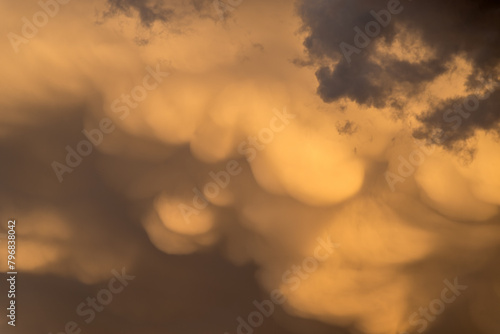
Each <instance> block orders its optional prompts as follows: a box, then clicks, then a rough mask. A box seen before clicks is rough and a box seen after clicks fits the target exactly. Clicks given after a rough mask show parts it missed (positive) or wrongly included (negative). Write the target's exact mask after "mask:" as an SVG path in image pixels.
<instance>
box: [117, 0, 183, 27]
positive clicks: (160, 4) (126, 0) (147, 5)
mask: <svg viewBox="0 0 500 334" xmlns="http://www.w3.org/2000/svg"><path fill="white" fill-rule="evenodd" d="M108 2H109V4H110V10H109V12H108V15H112V14H115V13H117V12H124V13H126V14H129V13H130V11H131V10H135V11H137V12H138V13H139V17H140V19H141V22H142V24H143V25H145V26H146V27H150V26H151V25H152V24H153V23H154V22H155V21H161V22H167V21H169V20H170V19H171V18H172V17H173V16H174V13H175V10H174V8H173V7H172V6H168V5H167V4H166V1H161V0H160V1H159V0H108Z"/></svg>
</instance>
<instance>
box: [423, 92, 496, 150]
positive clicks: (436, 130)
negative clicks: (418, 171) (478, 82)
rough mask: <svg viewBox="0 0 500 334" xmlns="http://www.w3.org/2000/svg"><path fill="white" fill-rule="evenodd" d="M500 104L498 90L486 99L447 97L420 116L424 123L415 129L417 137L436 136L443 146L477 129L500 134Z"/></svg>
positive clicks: (455, 141)
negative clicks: (447, 98) (499, 107)
mask: <svg viewBox="0 0 500 334" xmlns="http://www.w3.org/2000/svg"><path fill="white" fill-rule="evenodd" d="M488 95H489V94H488ZM499 105H500V92H499V91H495V92H493V93H492V94H491V95H489V96H487V97H486V96H485V97H484V98H483V99H479V98H478V96H476V95H470V96H469V97H467V98H465V99H464V98H460V99H459V98H455V99H450V100H447V101H446V102H444V103H441V104H440V105H438V106H436V107H435V108H434V109H433V110H431V111H429V112H428V113H426V114H424V115H423V116H422V117H421V118H420V121H421V122H422V123H423V124H424V126H422V127H421V128H419V129H418V130H417V131H415V133H414V136H415V137H416V138H419V139H424V138H430V137H432V136H436V137H439V140H438V141H440V142H441V143H442V145H443V146H445V147H448V148H452V147H453V146H454V144H456V143H457V142H459V141H461V140H464V139H467V138H469V137H471V136H473V135H474V132H475V130H477V129H488V130H490V131H492V132H495V133H497V134H500V123H499V119H500V113H499V110H498V106H499Z"/></svg>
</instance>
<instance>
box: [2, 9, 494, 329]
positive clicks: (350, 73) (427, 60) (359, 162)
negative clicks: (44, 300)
mask: <svg viewBox="0 0 500 334" xmlns="http://www.w3.org/2000/svg"><path fill="white" fill-rule="evenodd" d="M110 5H111V6H112V7H111V8H113V9H114V11H113V14H114V15H108V16H106V15H105V16H104V17H103V16H102V15H97V14H95V13H96V12H97V13H103V12H106V11H108V10H109V8H110V7H109V6H110ZM205 5H208V7H207V6H205ZM391 6H392V5H391ZM402 6H404V9H403V10H402V11H400V12H399V13H397V14H393V17H392V19H391V23H390V24H389V25H387V27H384V30H383V31H382V30H381V32H380V35H379V37H378V38H376V40H375V39H374V40H373V41H371V43H369V45H368V46H367V47H366V48H363V49H362V50H361V48H360V50H361V51H360V53H359V54H357V53H353V54H352V61H351V63H350V64H349V63H348V62H347V60H346V59H345V58H344V55H343V54H342V51H341V50H340V49H339V44H340V43H341V42H342V41H345V42H346V43H353V38H354V34H355V32H354V30H353V29H354V27H355V26H359V27H363V28H364V26H365V24H366V22H367V21H370V20H372V18H373V16H372V15H371V14H370V11H371V10H375V11H377V12H380V10H382V9H387V8H393V7H388V2H382V1H381V2H377V3H373V2H367V1H358V2H347V1H328V2H327V1H308V2H299V3H298V4H294V3H291V2H289V1H285V0H283V1H281V0H280V1H273V2H270V1H250V0H246V1H244V2H242V3H241V4H240V5H239V6H238V7H237V8H236V9H235V10H234V11H232V12H231V15H230V16H228V17H227V18H226V19H225V20H222V21H220V20H217V19H214V17H217V14H216V13H212V12H211V11H210V9H209V8H210V3H208V4H207V3H202V2H196V3H194V4H192V3H189V4H186V5H185V6H181V5H178V4H177V3H176V2H175V3H174V2H166V1H165V2H162V1H148V2H136V1H126V2H125V1H113V2H108V1H100V0H95V1H90V2H85V3H82V2H70V3H68V4H67V5H66V6H64V7H61V9H60V12H59V14H58V15H57V16H55V17H54V18H52V19H51V21H50V22H49V23H48V24H47V25H46V26H44V28H43V30H42V29H41V30H40V32H39V34H38V35H37V36H36V37H33V38H31V39H30V40H29V43H28V44H23V45H21V46H20V47H21V48H22V49H20V52H19V54H16V53H15V52H4V53H2V55H0V58H1V59H2V62H0V64H2V65H0V66H1V67H2V71H3V73H4V76H3V78H2V81H0V85H1V87H0V88H1V89H2V91H3V92H5V95H4V96H3V98H2V99H0V105H1V106H2V108H1V109H0V110H1V111H0V150H1V152H2V157H6V161H7V163H2V164H1V165H0V171H1V173H0V175H1V176H0V177H1V178H0V181H1V184H2V188H1V189H0V198H2V199H3V200H2V201H0V203H2V204H1V206H2V212H3V211H5V212H9V215H17V217H16V218H17V219H18V220H19V221H20V222H22V224H20V228H19V229H18V232H19V238H23V240H25V241H24V242H25V244H24V246H23V247H22V248H21V247H20V252H24V253H20V256H21V257H22V258H24V259H29V260H24V261H22V262H20V267H19V269H20V271H21V272H23V273H24V274H25V275H26V277H28V275H29V279H30V282H35V283H36V284H40V286H41V287H43V286H52V285H50V282H46V281H45V280H49V278H50V280H52V279H54V280H55V281H56V282H58V283H59V284H60V285H61V288H60V289H62V290H61V291H64V292H66V293H61V294H62V295H66V294H68V291H72V289H76V290H77V291H79V292H78V294H79V295H78V296H75V297H74V298H73V297H71V298H68V300H64V305H66V303H68V304H69V305H70V306H71V307H69V309H70V311H71V314H70V313H64V318H65V319H64V320H61V319H59V318H58V319H57V321H55V320H54V319H52V320H50V321H51V322H50V325H49V322H48V321H47V322H44V320H43V319H36V321H35V322H34V324H35V325H38V328H43V329H44V330H45V329H46V331H47V332H49V331H51V330H52V331H54V332H55V331H56V329H57V328H58V327H57V326H63V325H64V323H66V322H67V321H68V320H70V317H72V316H74V315H73V313H74V307H76V306H77V305H78V304H79V303H80V302H81V300H82V298H83V299H85V295H89V296H92V295H96V292H97V291H99V289H98V285H99V284H106V283H107V282H108V281H109V279H110V275H109V273H110V272H111V270H112V269H113V268H122V267H127V268H130V270H129V271H130V272H131V273H133V275H134V276H136V279H135V280H134V284H133V285H132V284H131V286H130V287H129V288H130V289H129V288H127V291H126V292H124V293H123V294H120V296H117V300H116V304H115V302H113V303H112V304H111V305H110V306H109V308H107V310H109V311H107V312H110V313H101V314H100V316H102V317H101V318H99V319H101V320H96V321H95V322H93V324H95V325H94V326H98V327H95V329H96V331H95V332H96V333H99V331H101V332H109V331H110V330H113V329H115V328H116V330H117V331H118V330H121V331H122V332H123V333H127V334H128V333H143V332H144V331H145V330H150V331H151V332H152V333H156V332H158V333H160V332H164V330H171V331H177V332H180V333H190V332H199V331H204V332H208V333H215V332H222V333H223V332H224V331H234V329H235V328H236V327H237V325H238V323H237V322H236V320H235V319H238V317H239V316H240V317H243V316H245V315H248V314H250V312H253V311H254V310H253V309H249V307H250V308H253V304H252V302H253V301H254V300H256V299H259V298H261V299H259V300H262V299H263V298H266V297H267V296H269V294H270V293H271V292H272V291H274V290H280V291H281V293H282V294H283V296H284V297H285V298H286V302H285V303H284V304H283V305H282V309H281V308H280V309H279V311H276V312H275V314H274V315H273V318H272V321H266V324H264V325H263V327H262V328H259V330H262V331H263V333H266V332H273V330H276V332H280V333H291V332H295V333H310V332H312V331H315V330H317V331H318V332H325V333H331V332H351V333H364V334H379V333H380V334H382V333H383V334H394V333H397V332H404V331H410V332H411V331H415V330H418V329H420V328H421V326H422V325H421V322H419V325H418V326H416V325H415V323H414V321H416V322H418V321H421V319H423V318H422V317H425V315H424V314H423V313H420V312H421V311H420V308H426V307H427V308H429V307H430V306H429V305H431V304H432V303H433V301H434V300H436V299H437V298H441V293H442V291H443V284H444V283H443V282H445V280H448V281H449V282H452V281H454V279H455V278H457V280H458V282H459V283H457V284H461V285H467V287H468V288H467V290H465V291H463V295H461V296H460V298H457V299H456V302H453V303H450V304H447V306H446V311H444V312H443V313H440V314H439V316H436V317H435V319H433V320H432V321H428V327H426V328H425V330H426V331H427V332H428V333H440V334H442V333H448V332H449V333H464V334H465V333H471V332H474V333H484V334H496V333H498V331H499V329H500V323H499V322H498V317H497V314H498V310H500V292H499V291H500V287H499V285H498V281H499V277H500V272H499V271H498V269H497V266H496V263H497V262H498V258H499V245H500V230H499V225H498V224H499V223H500V221H499V214H498V206H499V205H500V191H499V189H500V179H499V176H498V172H497V171H498V166H500V156H499V154H498V152H499V148H500V144H499V143H498V141H497V139H496V138H495V136H493V135H492V134H491V133H489V132H487V131H482V129H490V128H491V127H492V124H490V123H489V122H485V121H484V120H485V117H486V118H488V117H489V118H488V119H492V121H495V120H496V116H495V115H497V114H496V113H495V111H494V110H495V105H497V102H496V101H497V93H496V91H492V92H491V93H490V97H489V98H488V99H486V98H485V99H483V100H481V105H480V106H479V107H478V109H477V110H476V111H474V113H475V114H471V115H470V116H469V117H468V118H465V117H464V118H463V119H462V121H463V123H462V124H461V125H460V128H459V129H458V130H459V131H460V133H461V134H463V135H460V136H458V137H457V138H459V137H460V138H468V139H469V140H470V141H472V142H473V143H472V144H474V149H475V154H474V156H473V159H464V151H459V150H455V151H453V150H446V149H445V148H443V147H442V145H439V143H437V145H436V144H433V142H432V141H429V143H426V144H425V145H423V146H422V144H421V143H420V144H418V143H415V141H414V139H415V138H414V133H415V132H416V131H420V130H419V129H421V127H422V126H423V130H422V131H420V132H419V133H422V135H421V138H423V139H427V138H426V136H427V132H426V131H430V130H431V129H432V126H433V124H437V123H438V121H439V119H438V118H436V117H434V116H433V114H434V113H436V114H438V113H439V112H447V110H448V109H447V108H448V105H449V104H454V103H455V102H463V101H465V100H466V99H467V96H469V95H470V94H471V91H473V90H474V91H475V94H477V96H479V97H481V98H483V97H486V95H485V94H488V92H490V89H492V87H493V84H494V82H495V79H496V77H495V75H494V74H495V72H494V71H493V72H492V74H493V76H492V78H491V79H490V78H489V77H488V75H486V74H487V73H489V72H488V71H490V70H493V69H495V66H496V60H495V59H496V58H495V55H497V54H496V52H497V51H498V50H497V48H496V47H495V46H494V43H489V42H488V43H486V42H487V41H493V42H495V41H496V40H497V37H498V35H497V33H495V31H498V29H497V30H493V29H492V27H494V26H495V25H496V24H498V23H496V21H495V20H494V18H493V14H492V13H494V10H495V8H496V4H495V3H493V2H475V4H472V2H465V1H463V2H454V5H452V3H451V2H439V3H437V4H436V3H433V2H431V1H423V2H417V1H413V2H405V3H403V2H402ZM412 6H413V7H412ZM398 8H399V7H398ZM0 9H2V11H3V12H5V13H7V14H6V20H4V21H2V23H0V25H1V28H2V30H4V31H5V32H9V31H16V32H18V31H20V29H22V24H23V22H22V21H21V20H20V19H19V18H20V17H23V15H28V14H26V13H33V12H36V11H37V10H40V8H39V7H37V5H36V4H34V5H33V4H29V3H27V2H19V3H16V4H12V5H11V4H9V6H7V5H0ZM297 9H298V10H297ZM398 10H399V9H394V8H393V11H398ZM204 11H206V12H204ZM97 19H98V20H97ZM96 20H97V21H99V24H96V23H95V22H96ZM172 22H176V24H175V25H173V23H172ZM177 23H178V25H177ZM138 26H139V28H138ZM141 29H146V30H147V31H148V32H151V34H148V35H147V36H148V43H147V44H145V43H137V34H138V31H139V34H141V33H142V30H141ZM75 36H78V38H75ZM460 38H463V39H462V40H461V39H460ZM3 42H4V43H5V45H4V46H5V48H4V49H5V50H9V51H10V50H12V46H11V44H10V41H9V40H8V39H5V40H4V41H3ZM304 43H305V44H304ZM490 45H491V46H490ZM409 46H412V47H411V48H410V47H409ZM308 58H310V59H308ZM297 59H298V60H302V61H297ZM308 60H310V61H308ZM299 63H302V64H308V65H307V66H297V65H296V64H299ZM156 66H158V68H159V71H161V72H162V73H167V72H168V73H169V76H168V77H167V76H165V77H163V78H162V81H161V82H159V83H158V86H157V87H156V88H155V89H153V90H151V91H148V93H147V96H145V97H144V98H143V96H142V95H141V94H140V89H136V87H141V85H143V84H144V82H145V81H144V80H145V77H146V76H147V75H148V73H150V72H148V70H147V68H156ZM20 73H22V74H23V75H20ZM471 78H476V81H478V82H480V79H481V78H484V79H485V83H484V84H481V85H474V81H473V80H471ZM318 80H319V84H320V88H319V91H318V90H317V88H318V87H317V85H318ZM147 83H149V84H151V83H152V81H147ZM318 92H319V95H318ZM116 101H118V102H116ZM325 101H327V102H329V103H325ZM403 106H404V108H402V107H403ZM464 108H465V107H464ZM284 110H286V113H287V115H293V117H290V118H284V119H285V120H286V121H287V122H288V123H287V124H286V126H283V127H282V125H283V124H285V122H284V121H283V120H282V123H283V124H282V123H280V122H278V121H277V120H276V112H279V113H280V115H283V112H284ZM125 111H126V112H127V117H125V118H124V117H121V116H123V115H124V113H125ZM465 111H467V110H465ZM447 115H448V114H447ZM482 115H483V116H484V117H483V116H482ZM448 116H450V117H451V116H454V115H451V114H449V115H448ZM103 119H110V120H112V122H113V124H114V129H113V132H112V133H109V134H106V136H103V139H102V142H101V143H100V144H99V145H96V146H94V147H93V150H94V151H93V152H92V154H91V155H88V156H87V157H85V159H82V162H81V164H79V165H78V166H76V167H75V168H74V170H73V171H72V172H71V173H65V174H64V175H62V182H61V183H60V182H59V181H60V180H59V178H58V174H57V172H56V171H55V170H54V169H53V162H54V161H57V162H59V163H60V164H66V163H67V162H66V158H67V154H68V151H67V150H66V147H67V146H70V147H74V148H75V147H77V146H78V143H79V142H81V141H84V140H88V137H86V135H85V133H82V130H86V131H87V132H88V131H91V130H92V129H97V128H99V126H100V122H101V121H102V120H103ZM273 120H274V121H273ZM455 122H458V121H454V122H453V123H451V122H448V123H451V124H448V123H447V122H446V120H445V125H444V126H442V127H440V128H441V129H443V131H445V132H447V131H448V132H449V131H451V130H454V129H453V126H454V125H455V124H458V123H455ZM450 126H451V130H449V129H448V127H450ZM273 129H274V130H273ZM276 129H282V130H280V131H275V130H276ZM468 129H476V131H471V132H468ZM449 133H452V132H449ZM465 134H466V135H465ZM450 138H453V136H451V137H450ZM242 145H243V146H242ZM420 150H425V152H429V153H425V152H424V151H422V152H424V153H414V152H415V151H417V152H420ZM76 154H79V152H78V150H76ZM422 157H424V158H422ZM401 158H403V160H405V161H403V160H402V159H401ZM464 160H466V162H467V163H464ZM233 161H234V162H235V163H237V165H234V163H233ZM229 163H231V165H230V166H233V167H230V166H229V165H228V164H229ZM228 166H229V167H228ZM234 166H237V167H238V168H237V169H235V167H234ZM239 168H241V170H240V169H239ZM221 171H225V172H227V173H228V175H230V176H231V178H230V182H228V183H227V185H225V186H221V184H226V183H225V181H224V180H225V179H224V176H223V175H224V174H221ZM236 171H237V172H236ZM388 171H389V172H392V173H393V174H394V175H392V174H391V177H390V178H387V175H388V174H387V172H388ZM399 171H402V173H403V174H404V175H405V176H404V177H403V176H401V175H399V174H398V173H399ZM214 175H216V176H215V178H214ZM221 175H222V176H221ZM398 177H399V178H398ZM217 181H219V183H217ZM221 182H222V183H221ZM388 183H389V184H388ZM207 184H214V185H216V186H218V189H217V191H216V190H214V189H215V188H214V187H213V186H210V187H207ZM389 185H392V186H393V187H392V188H391V187H390V186H389ZM193 189H196V191H194V190H193ZM215 193H217V194H216V195H215ZM193 201H196V203H198V204H200V205H202V206H203V209H200V208H198V207H196V206H195V204H194V202H193ZM181 205H186V206H187V205H189V206H192V207H193V208H194V209H195V210H196V211H195V212H194V213H193V214H192V215H189V217H188V218H189V223H187V222H186V219H185V218H186V215H185V214H183V211H182V210H180V209H179V206H181ZM184 213H185V212H184ZM326 236H329V237H330V238H331V240H332V242H334V243H336V244H339V245H340V247H338V248H337V249H336V250H335V252H334V253H332V254H331V256H329V257H328V259H326V260H325V261H324V262H321V263H319V262H318V266H317V268H315V270H313V271H311V272H305V271H304V270H302V269H300V268H299V269H300V271H299V269H295V270H294V269H293V268H297V267H294V266H296V265H297V263H299V264H300V263H303V262H302V261H304V259H307V258H310V257H311V256H313V255H314V254H315V249H316V247H317V240H318V238H325V237H326ZM153 246H154V247H155V248H156V249H159V250H161V251H162V252H163V253H164V254H162V253H160V252H157V251H156V250H155V249H154V248H153ZM2 256H3V255H2ZM226 260H228V261H230V263H231V264H232V265H231V264H229V263H228V262H226ZM235 266H238V267H239V266H241V269H237V268H235ZM291 268H292V269H291ZM254 274H255V277H256V280H257V282H258V285H259V287H260V288H261V289H262V290H264V294H263V296H256V295H257V294H259V293H262V291H261V292H259V289H258V288H257V287H256V285H255V282H253V275H254ZM306 275H307V278H305V277H306ZM201 277H204V278H201ZM297 282H299V283H300V284H299V283H297ZM134 286H137V287H141V289H137V290H135V288H134ZM292 286H293V287H296V288H295V289H292V288H291V287H292ZM94 289H97V290H96V291H94ZM38 290H41V291H44V289H38ZM445 296H446V297H447V298H450V297H449V295H445ZM59 298H60V300H63V299H64V297H59ZM121 298H123V299H121ZM120 300H121V301H122V302H120ZM151 301H154V302H155V303H154V304H155V305H159V306H158V307H157V308H151V307H149V308H148V307H145V306H144V305H146V306H147V305H149V304H148V303H150V302H151ZM32 303H33V304H31V303H28V301H26V305H28V304H29V305H38V304H36V303H37V301H35V302H32ZM228 305H229V306H228ZM432 305H433V304H432ZM277 309H278V308H277ZM415 312H417V316H414V314H415ZM430 312H431V313H429V314H430V315H431V316H435V315H437V312H433V311H432V309H431V311H430ZM290 316H294V318H292V317H290ZM61 317H63V316H61ZM66 317H68V319H66ZM117 318H118V319H120V320H119V321H117V320H116V319H117ZM410 318H411V320H410ZM200 319H201V320H203V321H201V322H200V321H199V320H200ZM299 319H309V320H315V321H317V322H303V321H301V320H299ZM457 319H460V320H459V321H457ZM199 323H202V324H203V326H204V327H203V328H200V327H199V326H200V325H198V324H199ZM40 324H43V326H42V327H40V326H39V325H40ZM35 325H32V326H33V327H30V328H29V329H26V332H27V333H31V332H35V330H39V329H36V327H35ZM26 326H28V325H26ZM52 326H55V328H54V327H52ZM266 326H270V327H266ZM272 326H274V327H272ZM328 326H335V329H334V328H333V327H328ZM338 328H341V329H338Z"/></svg>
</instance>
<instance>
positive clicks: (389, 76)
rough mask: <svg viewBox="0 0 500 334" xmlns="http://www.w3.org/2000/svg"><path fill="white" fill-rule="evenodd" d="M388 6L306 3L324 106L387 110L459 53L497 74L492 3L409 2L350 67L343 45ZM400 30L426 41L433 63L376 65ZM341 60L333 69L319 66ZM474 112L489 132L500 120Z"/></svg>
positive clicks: (496, 11)
mask: <svg viewBox="0 0 500 334" xmlns="http://www.w3.org/2000/svg"><path fill="white" fill-rule="evenodd" d="M389 3H391V1H388V0H377V1H367V0H360V1H348V0H314V1H302V2H301V3H300V4H299V7H298V8H299V14H300V15H301V17H302V20H303V23H304V29H305V30H306V31H308V37H307V38H306V40H305V41H304V45H305V46H306V48H307V49H308V51H309V54H310V56H311V58H312V59H314V60H317V62H318V63H320V62H321V64H322V65H321V66H320V67H319V69H318V70H317V72H316V76H317V79H318V81H319V87H318V93H319V95H320V96H321V97H322V99H323V100H324V101H326V102H333V101H336V100H338V99H341V98H349V99H352V100H354V101H356V102H358V103H361V104H366V105H371V106H384V105H386V104H387V103H388V102H389V101H388V98H389V96H390V95H391V93H392V92H394V90H395V89H396V88H397V87H398V86H399V85H401V84H403V83H404V84H408V83H409V84H411V85H409V86H410V87H409V88H408V89H409V90H410V91H409V92H408V93H410V94H411V93H412V92H415V91H418V89H419V88H420V87H421V86H422V84H424V83H427V82H429V81H431V80H433V79H434V78H435V77H436V76H438V75H440V74H442V73H443V72H444V71H445V69H446V65H447V64H448V63H449V61H450V60H452V58H453V57H454V56H456V55H462V56H465V57H466V58H467V59H468V60H469V61H470V62H471V63H472V65H473V67H474V68H475V70H476V71H477V72H478V73H487V72H489V71H492V69H493V67H494V66H495V65H497V64H498V62H499V58H500V48H499V47H498V45H499V44H498V43H499V40H500V35H499V32H500V3H499V2H498V1H492V0H480V1H476V0H461V1H432V0H422V1H407V0H402V1H401V6H402V7H403V8H402V10H401V11H400V12H399V13H397V14H393V15H391V16H392V17H391V20H390V23H389V24H388V25H387V26H386V27H382V29H381V32H380V34H379V35H378V36H375V37H373V38H372V39H371V43H369V44H368V45H367V46H366V47H365V48H359V49H360V52H359V53H352V54H351V55H350V58H351V60H352V61H351V62H349V61H347V60H346V58H345V57H344V54H343V52H342V50H341V48H340V44H341V43H342V42H345V43H348V44H350V45H352V46H355V43H354V37H355V35H356V32H355V31H354V28H355V27H359V28H361V30H363V31H364V29H365V26H366V24H367V23H368V22H370V21H374V17H373V16H372V14H371V13H370V12H371V11H375V12H377V13H378V12H380V11H381V10H387V8H388V4H389ZM398 29H405V30H407V31H409V32H412V33H413V32H414V33H416V34H418V35H420V36H421V38H422V41H423V43H424V45H426V46H428V47H430V48H431V49H433V51H434V58H433V59H430V60H427V61H423V62H420V63H410V62H408V61H401V60H396V59H383V60H382V61H381V63H376V62H375V61H374V60H373V58H372V57H371V56H372V55H373V54H374V51H375V50H374V45H375V44H376V43H375V42H382V43H386V44H387V45H390V43H391V42H392V41H393V40H394V37H395V35H396V33H397V32H398ZM325 59H326V60H331V61H334V62H338V63H337V64H336V65H335V66H334V68H333V69H332V68H330V67H328V66H326V65H324V62H322V61H321V60H325ZM482 115H486V114H482V113H478V114H476V116H475V117H476V118H477V119H476V121H475V122H470V124H471V126H473V125H475V126H478V127H481V126H485V127H486V128H487V127H488V125H489V124H491V122H490V121H497V120H498V118H499V117H498V114H495V115H493V116H494V117H493V118H492V116H491V114H490V113H488V115H487V116H485V118H482V119H481V117H482Z"/></svg>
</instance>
